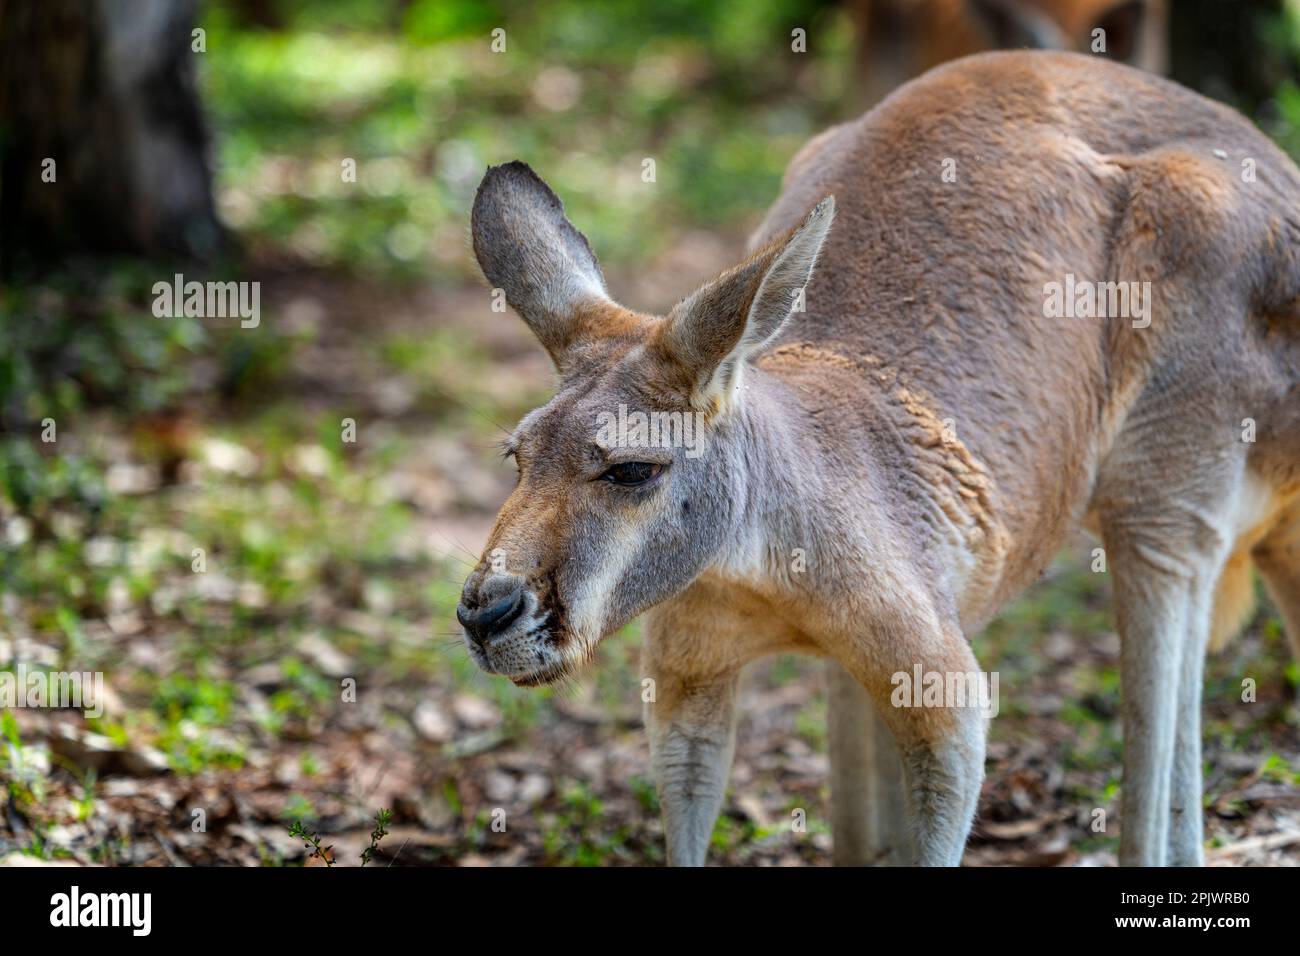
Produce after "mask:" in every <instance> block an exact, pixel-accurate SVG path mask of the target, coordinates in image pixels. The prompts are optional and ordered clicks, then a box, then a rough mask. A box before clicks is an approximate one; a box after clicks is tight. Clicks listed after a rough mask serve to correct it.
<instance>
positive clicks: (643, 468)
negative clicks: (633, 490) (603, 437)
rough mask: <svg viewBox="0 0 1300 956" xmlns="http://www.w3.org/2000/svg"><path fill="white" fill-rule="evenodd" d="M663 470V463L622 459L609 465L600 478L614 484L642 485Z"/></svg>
mask: <svg viewBox="0 0 1300 956" xmlns="http://www.w3.org/2000/svg"><path fill="white" fill-rule="evenodd" d="M663 470H664V466H663V465H657V464H655V463H653V462H649V461H624V462H620V463H619V464H617V465H610V466H609V468H607V469H605V473H604V474H603V475H601V476H600V480H601V481H608V482H610V483H612V484H615V485H644V484H645V483H646V482H647V481H649V480H650V479H651V478H654V477H655V476H657V475H658V474H659V472H661V471H663Z"/></svg>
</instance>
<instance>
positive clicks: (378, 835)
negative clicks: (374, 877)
mask: <svg viewBox="0 0 1300 956" xmlns="http://www.w3.org/2000/svg"><path fill="white" fill-rule="evenodd" d="M392 822H393V811H391V810H380V811H379V812H378V813H376V814H375V828H374V829H373V830H371V831H370V846H368V847H366V848H365V849H364V850H362V851H361V865H362V866H365V865H366V864H367V863H369V862H370V858H371V857H373V856H374V855H375V851H376V850H377V849H379V841H380V840H382V839H383V838H384V837H386V836H388V824H390V823H392Z"/></svg>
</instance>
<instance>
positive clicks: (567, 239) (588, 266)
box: [470, 161, 609, 367]
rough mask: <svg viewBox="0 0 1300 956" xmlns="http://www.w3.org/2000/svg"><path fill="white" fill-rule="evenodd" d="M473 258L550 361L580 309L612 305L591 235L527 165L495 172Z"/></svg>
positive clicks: (479, 206) (477, 223) (474, 227)
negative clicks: (573, 220)
mask: <svg viewBox="0 0 1300 956" xmlns="http://www.w3.org/2000/svg"><path fill="white" fill-rule="evenodd" d="M470 230H471V233H472V235H473V240H474V255H475V256H476V257H477V258H478V264H479V266H480V268H482V270H483V275H484V276H486V277H487V280H488V282H490V283H491V284H492V285H493V286H494V287H496V288H499V289H502V290H504V291H505V294H506V301H507V302H508V303H510V306H511V307H512V308H513V309H514V310H515V311H516V312H518V313H519V315H520V317H522V318H523V320H524V321H525V322H526V323H528V327H529V328H530V329H532V330H533V334H534V335H536V336H537V338H538V339H539V340H540V341H541V343H542V345H543V346H544V347H545V348H546V351H547V352H549V353H550V355H551V360H552V361H553V362H555V364H556V366H557V367H558V366H559V365H560V360H561V357H562V356H563V355H564V353H565V352H566V351H567V350H568V348H569V346H570V345H572V344H573V342H574V340H575V339H576V338H577V337H578V334H579V332H580V328H579V326H580V325H581V319H580V318H579V315H580V313H581V306H582V305H583V304H584V303H587V304H595V303H605V302H608V301H609V295H608V293H607V292H606V291H605V277H604V276H602V275H601V273H600V266H599V265H598V264H597V263H596V255H595V253H593V252H592V251H591V246H590V244H588V242H587V237H586V236H584V235H583V234H582V233H580V232H579V231H578V230H577V229H576V228H574V226H573V223H571V222H569V220H568V219H566V218H565V215H564V204H563V203H562V202H560V199H559V197H558V196H556V195H555V193H554V192H552V191H551V188H550V187H549V186H547V185H546V183H544V182H543V181H542V179H541V177H540V176H538V175H537V174H536V173H535V172H533V171H532V169H531V168H530V167H529V166H528V164H527V163H521V162H518V161H515V162H512V163H506V164H505V165H503V166H489V167H488V171H487V174H486V175H485V176H484V177H483V181H482V182H481V183H479V187H478V194H477V195H476V196H475V197H474V211H473V212H472V213H471V215H470Z"/></svg>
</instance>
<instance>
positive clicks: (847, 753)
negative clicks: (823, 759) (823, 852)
mask: <svg viewBox="0 0 1300 956" xmlns="http://www.w3.org/2000/svg"><path fill="white" fill-rule="evenodd" d="M826 683H827V722H828V724H829V725H830V726H829V731H830V733H829V737H830V758H831V833H832V835H833V838H834V848H833V855H834V860H835V865H836V866H869V865H872V864H877V865H900V864H903V863H906V862H909V861H910V860H911V859H912V856H913V854H912V853H911V851H910V848H909V841H908V832H907V814H906V812H905V808H904V803H903V765H902V763H901V762H900V761H899V758H898V747H897V745H896V744H895V743H894V735H893V734H892V733H891V732H890V730H889V727H888V726H887V725H886V724H885V722H884V720H883V719H881V717H880V714H879V712H878V711H877V710H876V706H875V704H873V703H872V702H871V697H870V695H869V694H868V693H867V691H866V689H865V688H863V686H862V685H861V684H860V683H858V681H857V679H856V678H855V677H854V676H853V675H852V674H850V673H849V672H848V671H846V670H845V669H844V666H843V665H842V664H840V663H839V662H838V661H835V660H829V661H827V662H826Z"/></svg>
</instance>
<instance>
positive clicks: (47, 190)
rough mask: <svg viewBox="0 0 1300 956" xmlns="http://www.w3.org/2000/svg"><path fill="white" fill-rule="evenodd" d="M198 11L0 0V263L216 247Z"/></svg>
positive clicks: (190, 253) (18, 265) (165, 4)
mask: <svg viewBox="0 0 1300 956" xmlns="http://www.w3.org/2000/svg"><path fill="white" fill-rule="evenodd" d="M195 12H196V3H195V0H0V224H2V227H0V274H3V275H12V274H13V273H14V272H16V271H19V270H21V271H35V272H40V271H45V270H47V269H49V268H51V267H53V266H57V265H58V264H59V263H60V262H62V261H63V260H64V258H66V257H67V256H68V255H71V254H76V253H85V252H88V253H128V254H162V255H174V256H181V257H186V258H207V257H209V256H210V255H211V254H212V253H213V252H214V251H215V250H216V248H217V246H218V244H219V242H220V239H221V229H220V227H219V225H218V223H217V219H216V213H215V210H214V207H213V200H212V187H211V178H210V174H209V170H208V164H207V145H208V141H207V135H206V132H205V129H204V126H203V122H202V115H201V112H200V109H199V102H198V95H197V92H196V89H195V83H194V73H195V67H194V57H196V56H202V55H203V54H202V53H195V52H192V49H191V43H192V40H191V30H192V29H193V25H194V19H195ZM51 160H52V161H53V162H52V163H51V162H50V161H51Z"/></svg>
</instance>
